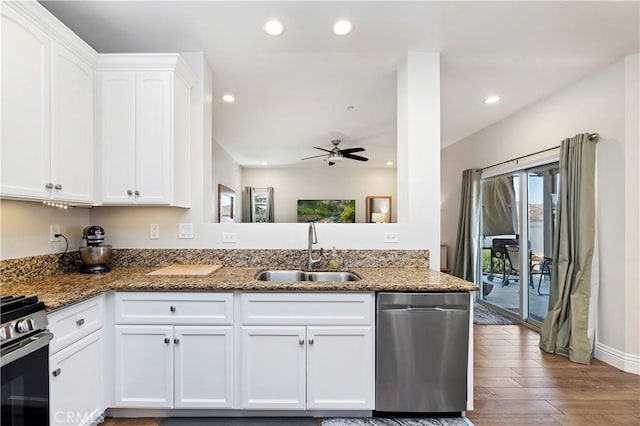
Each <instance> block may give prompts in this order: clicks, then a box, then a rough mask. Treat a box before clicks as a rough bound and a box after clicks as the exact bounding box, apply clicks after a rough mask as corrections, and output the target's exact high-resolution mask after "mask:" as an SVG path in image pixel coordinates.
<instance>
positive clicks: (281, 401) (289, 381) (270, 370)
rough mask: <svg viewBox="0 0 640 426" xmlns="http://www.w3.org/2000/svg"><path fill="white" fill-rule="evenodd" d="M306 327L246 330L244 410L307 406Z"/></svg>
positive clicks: (243, 388) (243, 370) (263, 327)
mask: <svg viewBox="0 0 640 426" xmlns="http://www.w3.org/2000/svg"><path fill="white" fill-rule="evenodd" d="M306 352H307V351H306V327H291V326H289V327H273V326H257V327H242V407H241V408H251V409H261V408H266V409H298V410H304V409H305V407H306V395H305V389H306V379H305V376H306V368H307V367H306V364H307V361H306Z"/></svg>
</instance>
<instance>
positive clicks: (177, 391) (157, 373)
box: [114, 325, 233, 408]
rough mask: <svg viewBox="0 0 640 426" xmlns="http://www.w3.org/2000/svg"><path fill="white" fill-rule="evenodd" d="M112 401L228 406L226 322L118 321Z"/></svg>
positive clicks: (230, 350)
mask: <svg viewBox="0 0 640 426" xmlns="http://www.w3.org/2000/svg"><path fill="white" fill-rule="evenodd" d="M115 372H116V376H115V381H114V386H115V405H116V406H117V407H140V408H142V407H144V408H205V407H206V408H231V407H232V405H233V376H232V374H233V333H232V327H231V326H171V325H117V326H116V330H115Z"/></svg>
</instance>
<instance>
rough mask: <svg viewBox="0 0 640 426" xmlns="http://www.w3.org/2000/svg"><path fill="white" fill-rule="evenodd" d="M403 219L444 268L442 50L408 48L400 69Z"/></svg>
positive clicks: (400, 215)
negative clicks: (441, 195) (441, 179)
mask: <svg viewBox="0 0 640 426" xmlns="http://www.w3.org/2000/svg"><path fill="white" fill-rule="evenodd" d="M397 102H398V168H397V170H398V181H397V182H398V192H397V193H398V222H399V223H406V224H408V226H409V228H408V229H409V230H411V232H412V233H413V232H415V233H416V234H417V235H420V238H422V239H423V241H424V245H423V247H425V248H427V249H429V252H430V265H431V269H435V270H438V269H439V268H440V54H439V53H424V52H409V53H407V56H406V58H405V60H404V61H403V63H402V64H401V65H400V67H399V68H398V98H397Z"/></svg>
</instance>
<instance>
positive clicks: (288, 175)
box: [242, 165, 397, 223]
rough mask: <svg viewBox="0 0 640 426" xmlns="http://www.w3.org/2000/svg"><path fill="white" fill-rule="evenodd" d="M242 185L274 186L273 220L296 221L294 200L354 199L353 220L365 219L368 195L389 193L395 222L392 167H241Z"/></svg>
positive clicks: (394, 189) (393, 169)
mask: <svg viewBox="0 0 640 426" xmlns="http://www.w3.org/2000/svg"><path fill="white" fill-rule="evenodd" d="M242 186H243V187H245V186H253V187H257V188H266V187H268V186H272V187H273V188H274V201H275V203H274V209H275V221H276V222H278V223H282V222H292V223H295V222H296V221H297V202H298V200H356V222H359V223H363V222H365V221H366V220H365V216H366V202H365V199H366V197H367V196H368V195H391V197H392V199H391V207H392V221H394V222H395V221H396V219H397V216H396V214H397V213H396V202H397V198H396V169H395V167H394V168H391V167H390V168H385V169H369V168H345V167H340V165H336V166H332V167H329V166H325V167H309V168H243V169H242Z"/></svg>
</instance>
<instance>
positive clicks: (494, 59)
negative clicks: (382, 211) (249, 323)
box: [41, 0, 640, 167]
mask: <svg viewBox="0 0 640 426" xmlns="http://www.w3.org/2000/svg"><path fill="white" fill-rule="evenodd" d="M41 3H42V4H43V5H44V6H45V7H46V8H47V9H49V10H50V11H51V12H52V13H53V14H54V15H56V16H57V17H58V18H59V19H60V20H61V21H62V22H64V23H65V24H66V25H67V26H69V27H70V28H71V29H72V30H73V31H75V32H76V33H77V34H78V35H79V36H80V37H82V38H83V39H84V40H85V41H86V42H87V43H89V44H90V45H91V46H92V47H93V48H94V49H96V50H97V51H98V52H100V53H113V52H119V53H123V52H188V51H203V52H205V54H206V57H207V59H208V61H209V63H210V65H211V67H212V70H213V85H214V87H213V91H214V93H213V96H214V99H213V103H214V104H213V111H214V116H213V120H214V122H213V137H214V139H215V140H216V141H217V142H218V143H219V144H220V145H221V146H223V147H224V148H225V150H226V151H227V152H228V153H229V154H230V155H231V156H232V157H233V158H234V159H236V161H237V163H238V164H240V165H241V166H245V167H252V166H260V164H261V163H262V162H266V163H268V165H269V166H278V165H287V166H309V165H312V164H315V165H323V166H324V165H326V163H323V161H322V159H319V160H308V161H306V162H301V161H300V158H302V157H307V156H311V155H315V154H319V153H320V151H317V150H315V149H313V146H320V147H325V148H328V147H330V146H331V144H330V141H331V139H335V138H340V139H342V140H343V143H342V145H341V148H348V147H352V146H364V147H366V149H367V150H366V152H365V153H363V155H365V156H368V157H369V158H370V161H369V162H368V163H367V166H369V167H371V166H373V167H385V164H386V162H387V161H394V162H395V143H396V77H395V73H396V69H397V67H398V64H399V63H400V61H401V60H402V58H403V57H404V56H405V54H406V52H407V51H427V52H441V136H442V140H441V145H442V147H445V146H448V145H450V144H452V143H455V142H457V141H459V140H460V139H462V138H464V137H466V136H468V135H470V134H472V133H474V132H477V131H478V130H480V129H482V128H484V127H486V126H488V125H491V124H493V123H495V122H497V121H499V120H502V119H504V118H505V117H507V116H508V115H510V114H512V113H514V112H516V111H518V110H520V109H522V108H523V107H525V106H527V105H529V104H531V103H534V102H536V101H537V100H539V99H541V98H543V97H545V96H547V95H549V94H550V93H553V92H554V91H556V90H558V89H560V88H562V87H564V86H566V85H567V84H569V83H571V82H573V81H576V80H578V79H580V78H581V77H583V76H585V75H587V74H589V73H591V72H593V71H595V70H597V69H598V68H601V67H603V66H605V65H606V64H609V63H611V62H613V61H615V60H617V59H619V58H621V57H623V56H624V55H626V54H630V53H634V52H638V51H639V50H640V47H639V44H640V42H639V38H640V34H639V14H640V12H639V5H640V3H639V2H637V1H632V2H610V1H607V2H564V1H563V2H551V1H541V2H518V1H516V2H478V1H475V2H428V1H422V2H421V1H412V2H397V1H387V2H384V1H354V2H349V1H342V2H327V1H288V2H270V1H258V2H245V1H226V2H225V1H194V2H191V1H94V0H92V1H78V0H75V1H58V0H56V1H41ZM273 17H276V18H279V19H280V20H281V21H282V22H283V23H284V25H285V33H284V34H283V35H281V36H278V37H272V36H268V35H267V34H265V33H264V31H263V30H262V27H263V25H264V23H265V22H266V20H267V19H269V18H273ZM339 18H347V19H349V20H350V21H351V22H352V24H353V31H352V32H351V34H349V35H347V36H342V37H340V36H336V35H334V34H333V33H332V32H331V27H332V25H333V23H334V22H335V21H337V20H338V19H339ZM225 93H232V94H233V95H234V96H235V98H236V101H235V102H234V103H233V104H228V103H225V102H222V101H221V96H222V95H223V94H225ZM491 94H497V95H499V96H501V98H502V100H501V101H500V102H498V103H496V104H493V105H485V104H484V102H483V101H484V99H485V98H486V97H487V96H488V95H491ZM348 106H353V107H354V108H353V109H347V107H348ZM349 165H351V166H356V165H360V166H361V165H362V163H359V162H355V161H343V162H342V163H340V164H339V165H337V166H340V167H345V166H349Z"/></svg>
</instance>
